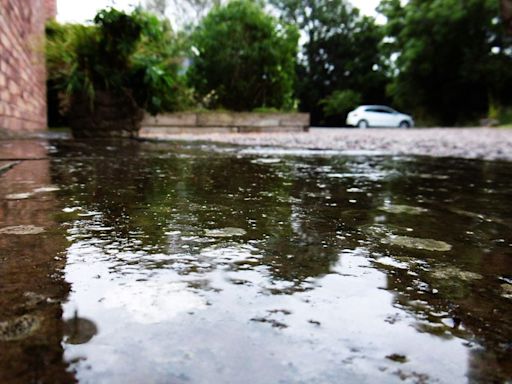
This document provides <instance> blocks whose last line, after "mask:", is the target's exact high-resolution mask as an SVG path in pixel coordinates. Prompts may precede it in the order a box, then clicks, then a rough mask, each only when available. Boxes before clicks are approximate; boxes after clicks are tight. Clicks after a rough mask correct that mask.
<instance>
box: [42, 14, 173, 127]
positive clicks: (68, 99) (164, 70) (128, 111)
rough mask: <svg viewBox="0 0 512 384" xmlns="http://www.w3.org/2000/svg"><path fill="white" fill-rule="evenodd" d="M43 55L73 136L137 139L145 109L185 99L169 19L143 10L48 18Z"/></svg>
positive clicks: (166, 108)
mask: <svg viewBox="0 0 512 384" xmlns="http://www.w3.org/2000/svg"><path fill="white" fill-rule="evenodd" d="M46 57H47V68H48V84H49V87H50V90H49V91H50V92H52V91H53V92H57V93H58V94H59V97H58V99H59V108H60V110H61V111H62V112H63V113H64V114H65V116H66V117H67V120H68V123H69V125H70V126H71V129H72V132H73V135H74V136H75V137H136V136H137V135H138V131H139V128H140V123H141V121H142V118H143V116H144V110H147V111H148V112H149V113H151V114H156V113H158V112H161V111H173V110H175V109H177V108H178V104H179V103H180V102H181V100H182V96H181V95H180V94H181V93H182V90H183V86H182V81H181V79H180V77H179V75H178V68H179V60H177V59H176V57H177V44H176V42H175V39H174V36H173V35H172V30H171V28H170V25H169V23H168V22H166V21H163V20H160V19H158V18H157V17H156V16H154V15H151V14H149V13H146V12H144V11H142V10H141V9H136V10H135V11H134V12H133V13H131V14H127V13H124V12H121V11H118V10H116V9H114V8H108V9H104V10H102V11H100V12H99V13H98V14H97V15H96V17H95V18H94V24H93V25H77V24H64V25H62V24H58V23H56V22H51V23H49V24H48V26H47V48H46Z"/></svg>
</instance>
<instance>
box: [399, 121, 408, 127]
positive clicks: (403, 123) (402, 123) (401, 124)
mask: <svg viewBox="0 0 512 384" xmlns="http://www.w3.org/2000/svg"><path fill="white" fill-rule="evenodd" d="M398 126H399V127H400V128H410V127H411V124H409V122H408V121H405V120H404V121H402V122H401V123H400V124H399V125H398Z"/></svg>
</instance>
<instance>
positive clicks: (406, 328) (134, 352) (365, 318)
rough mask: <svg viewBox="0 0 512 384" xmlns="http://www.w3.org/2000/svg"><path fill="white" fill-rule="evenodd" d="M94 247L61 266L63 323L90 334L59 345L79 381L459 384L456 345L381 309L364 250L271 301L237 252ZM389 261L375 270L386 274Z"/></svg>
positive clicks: (251, 255) (82, 246)
mask: <svg viewBox="0 0 512 384" xmlns="http://www.w3.org/2000/svg"><path fill="white" fill-rule="evenodd" d="M95 243H97V240H91V241H90V243H87V242H84V241H78V242H75V243H74V244H73V245H72V246H71V247H70V248H69V250H68V266H67V267H66V278H67V279H68V280H69V281H71V282H72V283H73V292H72V293H71V296H70V300H69V302H68V303H67V304H66V305H65V313H64V317H72V315H73V313H74V311H75V310H78V311H79V315H80V316H85V317H88V318H91V319H93V320H94V322H95V323H96V324H98V325H99V332H98V335H96V336H95V337H94V338H93V339H92V340H91V341H90V342H89V343H88V344H84V345H68V346H67V347H66V358H67V359H68V360H69V361H76V363H75V364H74V368H75V369H77V376H78V378H79V379H80V380H84V381H86V382H98V381H100V382H101V381H103V380H104V379H105V378H108V379H106V380H105V381H108V382H119V383H121V382H126V380H128V381H129V382H138V381H139V380H143V381H144V382H151V381H155V382H168V381H167V380H170V378H173V377H174V378H175V380H176V382H186V381H187V380H190V381H191V382H195V383H211V382H240V381H243V380H244V377H245V378H246V377H251V378H252V379H251V382H254V383H268V382H279V381H283V382H307V383H310V382H339V380H342V379H344V380H350V382H396V381H397V378H398V376H397V375H398V373H396V372H398V370H400V374H401V375H405V376H404V377H410V378H414V377H416V376H415V375H419V374H423V372H428V373H429V376H430V378H431V379H433V380H435V379H438V377H436V373H435V372H436V370H437V369H439V370H440V371H441V372H442V376H440V377H439V379H441V378H442V379H443V381H444V380H446V381H453V382H461V381H463V380H464V375H465V372H466V370H467V362H466V359H467V358H466V356H465V355H466V354H465V347H464V346H463V345H462V341H459V342H455V343H454V342H446V341H445V340H443V339H441V338H437V337H435V336H431V335H429V334H425V333H418V332H417V331H416V330H415V328H413V327H411V325H413V324H414V323H415V321H416V320H415V318H414V316H413V315H411V314H408V313H406V312H403V311H401V310H399V309H398V308H397V307H395V306H394V305H393V295H392V294H391V293H389V292H387V291H386V290H383V289H382V288H386V275H385V273H383V272H380V271H378V270H376V269H374V268H372V264H371V259H369V254H368V253H367V251H365V250H364V249H356V250H353V251H349V250H347V251H344V252H342V253H341V254H340V255H339V260H338V262H337V263H336V264H334V265H333V267H332V269H331V272H330V273H329V274H327V275H325V276H323V277H319V278H308V279H306V280H305V281H304V282H303V283H302V286H303V288H305V289H304V290H302V291H297V292H295V293H294V294H278V295H275V294H272V292H275V290H277V291H279V290H283V291H285V292H287V291H286V289H287V288H289V287H290V284H291V282H289V281H285V280H275V279H273V278H272V277H271V276H270V275H269V272H268V267H267V266H265V265H262V264H259V263H260V261H261V255H258V252H257V248H255V247H253V246H251V245H248V244H234V243H226V244H225V245H222V243H221V244H214V245H208V244H205V245H204V248H203V249H202V251H201V252H200V253H199V254H197V255H191V254H189V255H187V254H175V255H172V254H168V255H166V254H154V255H152V254H147V253H145V252H140V251H139V252H120V253H115V254H114V255H111V254H107V253H104V249H102V248H101V247H98V246H97V244H95ZM100 243H101V242H100ZM389 259H390V258H380V259H379V260H378V261H379V262H381V263H387V264H389V265H394V264H393V263H392V262H391V260H389ZM167 262H171V264H167ZM159 263H163V264H159ZM151 264H153V266H154V265H160V268H148V266H149V265H151ZM205 264H207V265H205ZM254 264H259V265H254ZM201 267H207V268H203V269H201ZM181 270H186V271H187V273H186V274H181V273H180V271H181ZM292 285H293V284H292ZM389 318H393V319H395V321H393V322H388V321H386V319H389ZM432 351H436V353H435V354H433V353H432ZM393 354H399V355H404V356H406V357H407V361H408V363H407V364H404V365H403V366H400V367H397V363H395V362H392V361H390V360H389V359H387V358H386V356H389V355H393ZM80 357H86V359H85V360H81V359H80ZM198 366H200V367H201V369H197V367H198ZM85 367H89V368H88V369H84V368H85ZM242 367H243V369H242ZM240 371H243V372H240ZM104 375H107V376H104ZM411 380H412V379H411ZM412 381H414V380H412Z"/></svg>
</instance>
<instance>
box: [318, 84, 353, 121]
mask: <svg viewBox="0 0 512 384" xmlns="http://www.w3.org/2000/svg"><path fill="white" fill-rule="evenodd" d="M361 100H362V98H361V94H359V93H357V92H354V91H352V90H351V89H347V90H344V91H334V92H333V93H331V94H330V95H329V96H327V97H326V98H325V99H322V100H321V101H320V104H322V105H323V111H324V115H325V116H327V117H329V116H336V115H338V116H346V115H347V113H348V112H350V111H351V110H352V109H354V108H356V107H357V106H358V105H359V104H361Z"/></svg>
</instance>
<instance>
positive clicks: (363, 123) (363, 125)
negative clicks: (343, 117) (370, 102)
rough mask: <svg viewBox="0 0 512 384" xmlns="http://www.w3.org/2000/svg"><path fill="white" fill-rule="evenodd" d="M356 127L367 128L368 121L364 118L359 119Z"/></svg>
mask: <svg viewBox="0 0 512 384" xmlns="http://www.w3.org/2000/svg"><path fill="white" fill-rule="evenodd" d="M357 127H358V128H362V129H365V128H368V127H369V125H368V122H367V121H366V120H360V121H359V123H357Z"/></svg>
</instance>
